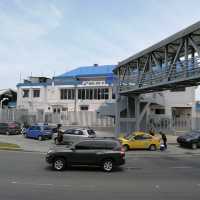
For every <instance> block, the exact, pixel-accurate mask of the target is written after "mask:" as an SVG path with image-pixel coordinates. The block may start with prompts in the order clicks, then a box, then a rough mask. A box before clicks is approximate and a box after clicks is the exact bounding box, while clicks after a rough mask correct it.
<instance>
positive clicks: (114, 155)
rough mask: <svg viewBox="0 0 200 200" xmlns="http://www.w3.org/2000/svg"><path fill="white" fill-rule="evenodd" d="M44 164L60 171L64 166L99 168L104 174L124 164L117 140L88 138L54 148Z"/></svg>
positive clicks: (123, 153) (123, 154)
mask: <svg viewBox="0 0 200 200" xmlns="http://www.w3.org/2000/svg"><path fill="white" fill-rule="evenodd" d="M46 162H47V163H49V164H51V165H52V167H53V169H55V170H57V171H61V170H63V169H65V167H66V166H73V165H78V166H79V165H81V166H82V165H85V166H90V165H92V166H100V167H102V169H103V170H104V171H106V172H110V171H112V170H113V168H115V167H117V166H119V165H123V164H124V163H125V152H124V151H123V148H122V146H121V144H120V142H119V141H118V140H113V139H101V138H93V139H92V138H88V139H85V140H83V141H79V142H75V143H73V144H71V145H68V146H59V147H58V146H55V147H54V148H53V149H50V150H49V151H48V153H47V154H46Z"/></svg>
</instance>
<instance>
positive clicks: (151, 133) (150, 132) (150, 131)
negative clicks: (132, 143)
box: [149, 128, 155, 136]
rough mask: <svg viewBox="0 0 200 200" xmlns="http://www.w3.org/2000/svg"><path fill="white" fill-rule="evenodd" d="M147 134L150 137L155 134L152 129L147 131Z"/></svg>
mask: <svg viewBox="0 0 200 200" xmlns="http://www.w3.org/2000/svg"><path fill="white" fill-rule="evenodd" d="M149 134H150V135H152V136H155V133H154V131H153V129H152V128H151V129H150V130H149Z"/></svg>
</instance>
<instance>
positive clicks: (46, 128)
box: [43, 126, 51, 131]
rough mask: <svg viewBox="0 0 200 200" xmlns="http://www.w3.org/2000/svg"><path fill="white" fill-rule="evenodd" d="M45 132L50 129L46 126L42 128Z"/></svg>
mask: <svg viewBox="0 0 200 200" xmlns="http://www.w3.org/2000/svg"><path fill="white" fill-rule="evenodd" d="M43 129H44V130H45V131H50V130H51V128H50V127H48V126H44V128H43Z"/></svg>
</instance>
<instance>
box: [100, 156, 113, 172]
mask: <svg viewBox="0 0 200 200" xmlns="http://www.w3.org/2000/svg"><path fill="white" fill-rule="evenodd" d="M102 168H103V170H104V171H105V172H111V171H112V170H113V161H112V160H110V159H108V160H104V161H103V164H102Z"/></svg>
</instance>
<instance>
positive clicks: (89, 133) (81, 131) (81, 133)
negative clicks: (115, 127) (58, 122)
mask: <svg viewBox="0 0 200 200" xmlns="http://www.w3.org/2000/svg"><path fill="white" fill-rule="evenodd" d="M57 137H58V133H54V134H53V139H54V142H55V144H57V143H58V141H57ZM94 137H96V133H95V131H94V130H93V129H90V128H75V129H68V130H65V131H64V130H63V142H64V143H68V144H69V143H73V142H76V141H78V140H83V139H86V138H94Z"/></svg>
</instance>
